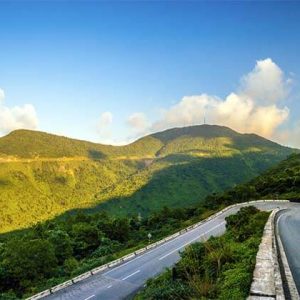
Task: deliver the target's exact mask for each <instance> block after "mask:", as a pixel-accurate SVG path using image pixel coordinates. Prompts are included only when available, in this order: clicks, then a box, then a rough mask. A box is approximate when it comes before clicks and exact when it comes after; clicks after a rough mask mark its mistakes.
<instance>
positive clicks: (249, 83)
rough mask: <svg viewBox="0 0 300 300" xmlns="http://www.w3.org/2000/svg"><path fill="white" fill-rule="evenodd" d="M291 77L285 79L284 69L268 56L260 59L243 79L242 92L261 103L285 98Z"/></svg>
mask: <svg viewBox="0 0 300 300" xmlns="http://www.w3.org/2000/svg"><path fill="white" fill-rule="evenodd" d="M290 83H291V79H289V78H287V79H285V76H284V73H283V72H282V70H281V69H280V68H279V67H278V66H277V65H276V64H275V63H274V62H273V61H272V59H270V58H267V59H265V60H258V61H257V62H256V66H255V68H254V69H253V70H252V71H251V72H250V73H249V74H247V75H245V76H244V77H243V78H242V80H241V88H242V92H244V93H245V94H247V95H248V96H249V97H251V98H252V99H253V100H255V101H257V102H260V103H272V102H277V101H279V100H283V99H284V98H285V97H286V96H287V94H288V91H289V85H290Z"/></svg>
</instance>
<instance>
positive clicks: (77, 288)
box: [45, 201, 300, 300]
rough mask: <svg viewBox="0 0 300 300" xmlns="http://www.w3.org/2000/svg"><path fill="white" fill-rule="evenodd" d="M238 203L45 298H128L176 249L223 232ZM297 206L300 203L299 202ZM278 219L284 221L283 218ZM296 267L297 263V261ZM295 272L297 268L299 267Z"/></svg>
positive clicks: (169, 262) (268, 205) (265, 206)
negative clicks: (226, 218)
mask: <svg viewBox="0 0 300 300" xmlns="http://www.w3.org/2000/svg"><path fill="white" fill-rule="evenodd" d="M252 205H253V204H252ZM241 206H246V204H242V205H240V206H239V207H234V208H232V209H230V210H228V211H226V212H224V213H222V214H220V215H219V216H218V217H216V218H214V219H212V220H210V221H208V222H206V223H204V224H202V225H201V226H199V227H197V228H195V229H193V230H191V231H188V232H186V233H184V234H183V235H180V236H178V237H177V238H175V239H173V240H170V241H168V242H166V243H164V244H162V245H160V246H158V247H156V248H153V249H151V250H148V251H147V252H144V253H143V254H141V255H139V256H137V257H135V258H134V259H132V260H130V261H128V262H126V263H123V264H121V265H119V266H116V267H114V268H111V269H110V270H106V271H104V272H103V273H99V274H96V275H94V276H92V277H89V278H87V279H86V280H83V281H81V282H78V283H76V284H74V285H72V286H69V287H67V288H65V289H63V290H60V291H58V292H56V293H54V294H53V295H50V296H47V297H45V299H47V300H54V299H56V300H58V299H61V300H90V299H91V300H96V299H98V300H117V299H125V298H127V297H130V295H132V294H134V293H135V292H136V291H137V290H138V289H140V288H141V287H143V285H144V284H145V282H146V281H147V279H149V278H151V277H154V276H155V275H157V274H159V273H161V272H162V271H163V270H164V269H165V268H167V267H171V266H173V265H174V264H175V263H176V262H177V261H178V260H179V258H180V256H179V252H180V251H182V250H183V249H184V248H185V247H186V246H187V245H189V244H191V243H193V242H196V241H200V240H205V239H207V238H209V237H210V236H212V235H214V236H216V235H220V234H222V233H224V231H225V223H226V222H225V217H227V216H228V215H231V214H234V213H235V212H237V211H238V210H239V208H240V207H241ZM255 206H256V207H257V208H259V209H262V210H272V209H274V208H276V207H280V208H295V207H297V204H295V203H288V202H286V203H284V202H282V203H278V202H274V201H268V202H262V203H257V204H255ZM298 207H300V206H299V205H298ZM290 211H292V210H290ZM299 218H300V217H298V219H297V220H298V221H297V222H299V223H298V225H300V219H299ZM280 222H284V218H283V217H282V220H280ZM295 222H296V221H295ZM298 228H299V227H298ZM284 235H285V234H284ZM299 239H300V236H298V245H300V240H299ZM295 245H296V244H295ZM298 249H299V248H298ZM298 254H299V257H300V251H298ZM298 262H300V260H298ZM298 266H300V264H299V263H298ZM298 271H300V269H299V268H298Z"/></svg>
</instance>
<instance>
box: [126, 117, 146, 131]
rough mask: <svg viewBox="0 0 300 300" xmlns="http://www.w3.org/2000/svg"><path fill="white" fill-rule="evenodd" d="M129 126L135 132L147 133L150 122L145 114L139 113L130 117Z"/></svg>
mask: <svg viewBox="0 0 300 300" xmlns="http://www.w3.org/2000/svg"><path fill="white" fill-rule="evenodd" d="M127 125H128V126H129V127H130V128H131V129H132V130H133V131H134V132H135V133H141V132H145V130H147V128H148V127H149V122H148V120H147V118H146V116H145V114H144V113H141V112H137V113H133V114H132V115H130V116H129V117H128V119H127Z"/></svg>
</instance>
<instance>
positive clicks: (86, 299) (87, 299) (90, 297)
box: [84, 295, 95, 300]
mask: <svg viewBox="0 0 300 300" xmlns="http://www.w3.org/2000/svg"><path fill="white" fill-rule="evenodd" d="M94 297H95V295H92V296H89V297H87V298H85V299H84V300H89V299H92V298H94Z"/></svg>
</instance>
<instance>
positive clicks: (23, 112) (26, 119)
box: [0, 89, 38, 134]
mask: <svg viewBox="0 0 300 300" xmlns="http://www.w3.org/2000/svg"><path fill="white" fill-rule="evenodd" d="M4 98H5V94H4V91H3V90H2V89H0V133H1V134H7V133H9V132H10V131H12V130H15V129H37V127H38V118H37V114H36V111H35V108H34V106H33V105H31V104H25V105H23V106H14V107H7V106H6V105H5V104H4Z"/></svg>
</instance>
